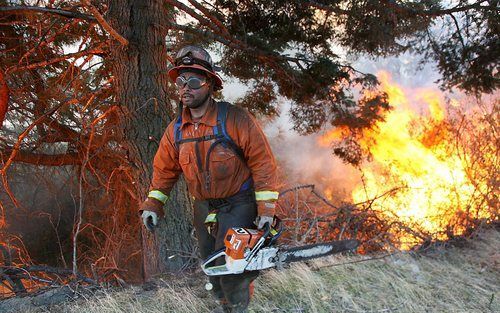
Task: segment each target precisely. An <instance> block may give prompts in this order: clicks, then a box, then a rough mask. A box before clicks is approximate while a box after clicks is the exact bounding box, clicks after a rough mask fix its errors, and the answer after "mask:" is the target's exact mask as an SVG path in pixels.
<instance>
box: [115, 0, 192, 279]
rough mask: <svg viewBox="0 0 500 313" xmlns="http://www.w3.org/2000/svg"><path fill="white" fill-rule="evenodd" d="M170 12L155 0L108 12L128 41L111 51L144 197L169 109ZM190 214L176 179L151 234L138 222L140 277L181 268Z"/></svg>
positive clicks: (132, 1) (131, 1) (188, 248)
mask: <svg viewBox="0 0 500 313" xmlns="http://www.w3.org/2000/svg"><path fill="white" fill-rule="evenodd" d="M169 16H171V13H170V12H168V11H167V8H166V6H165V4H164V3H163V1H160V0H128V1H127V0H111V1H110V6H109V11H108V17H107V19H108V21H109V22H110V24H111V25H112V27H113V28H114V29H115V30H116V31H118V33H120V34H121V35H122V36H123V37H125V38H126V39H127V40H128V41H129V44H128V45H127V46H122V45H121V44H120V43H119V42H117V41H114V42H113V47H112V48H111V56H112V62H113V75H114V84H115V88H116V95H117V102H118V103H119V105H120V106H121V108H122V121H121V126H122V127H121V130H122V131H123V145H124V146H125V148H126V149H127V152H128V156H129V160H130V166H131V167H133V169H134V171H135V174H136V175H135V176H134V177H135V178H136V190H137V192H138V194H139V198H140V199H145V197H146V192H147V189H148V186H149V184H150V181H151V177H152V160H153V157H154V154H155V153H156V150H157V148H158V143H159V141H160V138H161V136H162V134H163V132H164V130H165V128H166V126H167V125H168V123H169V122H170V120H171V118H170V117H169V115H171V114H172V109H171V105H170V104H169V101H168V94H167V79H168V77H167V52H166V47H165V36H166V33H167V29H166V27H165V24H166V23H165V22H166V21H167V20H168V19H169ZM136 209H137V208H136V207H134V208H131V210H136ZM191 216H192V214H191V202H190V199H189V197H188V194H187V191H186V187H185V184H183V183H182V182H180V183H178V184H177V185H176V187H175V188H174V191H173V192H172V197H171V200H170V201H169V204H168V208H167V214H166V219H165V221H161V222H160V223H159V227H158V228H157V230H156V231H155V232H154V234H149V233H147V232H146V231H145V230H144V228H143V227H142V243H143V274H144V279H146V280H147V279H149V278H150V277H151V276H152V275H155V274H158V273H161V272H165V271H174V270H178V269H180V268H182V266H183V265H184V263H185V259H183V258H181V257H179V254H189V253H191V252H192V250H193V247H194V244H193V240H192V239H191V236H190V234H191V229H192V223H191ZM139 222H140V220H139V218H138V219H137V223H139Z"/></svg>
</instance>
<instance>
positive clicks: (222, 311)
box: [210, 299, 233, 313]
mask: <svg viewBox="0 0 500 313" xmlns="http://www.w3.org/2000/svg"><path fill="white" fill-rule="evenodd" d="M217 303H219V306H218V307H216V308H215V309H213V310H212V311H210V312H211V313H232V312H233V311H231V306H230V305H229V303H228V302H227V300H226V299H219V300H217Z"/></svg>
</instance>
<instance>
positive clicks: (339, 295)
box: [30, 230, 500, 313]
mask: <svg viewBox="0 0 500 313" xmlns="http://www.w3.org/2000/svg"><path fill="white" fill-rule="evenodd" d="M499 247H500V232H498V231H497V230H490V231H488V232H485V233H483V234H481V235H480V236H479V237H478V238H476V239H474V240H471V241H469V242H466V243H465V244H464V245H463V246H462V247H451V248H446V249H445V248H435V249H433V251H428V252H426V253H425V255H419V256H417V255H411V254H410V253H399V254H396V255H392V256H389V257H386V258H383V259H377V260H370V261H362V262H358V263H351V264H344V265H335V266H328V267H323V268H320V269H317V268H318V267H321V266H325V265H329V264H340V263H349V262H353V261H361V260H363V259H364V258H365V257H362V256H351V257H346V256H342V257H336V258H329V259H326V260H322V261H317V262H314V263H310V264H304V263H302V264H297V265H294V266H292V267H291V268H289V269H285V270H283V271H274V270H272V271H267V272H265V273H264V274H263V275H262V276H261V277H260V278H259V279H258V281H257V284H256V294H255V298H254V299H253V301H252V303H251V306H250V312H419V313H420V312H468V313H469V312H478V313H479V312H481V313H482V312H500V302H499V297H500V292H499V289H500V288H499V287H500V252H499V251H500V249H499ZM160 285H161V286H162V287H160V288H158V289H157V290H154V291H144V290H143V289H142V288H141V287H134V288H129V289H127V290H124V291H119V292H118V291H115V292H110V291H108V292H104V293H103V294H100V295H96V296H94V297H91V298H88V299H86V300H81V301H76V302H73V303H66V304H64V305H61V306H57V307H51V308H44V309H40V308H38V309H30V313H31V312H74V313H76V312H89V313H94V312H95V313H117V312H148V313H160V312H161V313H164V312H176V313H177V312H179V313H181V312H209V311H210V310H211V309H213V308H214V307H215V302H214V301H213V300H212V298H211V297H210V295H208V293H207V292H205V291H204V290H203V286H202V285H203V281H200V280H199V279H197V280H194V281H193V279H189V278H187V277H183V278H181V279H175V280H172V279H168V280H167V279H164V280H162V281H161V282H160Z"/></svg>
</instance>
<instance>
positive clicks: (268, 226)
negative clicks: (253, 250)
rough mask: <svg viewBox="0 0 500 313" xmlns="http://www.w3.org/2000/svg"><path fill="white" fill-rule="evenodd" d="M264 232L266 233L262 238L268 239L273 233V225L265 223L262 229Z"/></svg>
mask: <svg viewBox="0 0 500 313" xmlns="http://www.w3.org/2000/svg"><path fill="white" fill-rule="evenodd" d="M262 230H263V231H264V234H263V235H262V237H263V238H267V236H269V234H270V233H271V223H269V222H267V223H265V224H264V227H262Z"/></svg>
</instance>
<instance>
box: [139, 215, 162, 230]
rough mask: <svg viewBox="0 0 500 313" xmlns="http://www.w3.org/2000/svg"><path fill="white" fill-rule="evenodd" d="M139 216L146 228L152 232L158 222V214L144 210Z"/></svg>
mask: <svg viewBox="0 0 500 313" xmlns="http://www.w3.org/2000/svg"><path fill="white" fill-rule="evenodd" d="M141 217H142V222H143V223H144V226H146V229H147V230H149V231H150V232H152V231H153V230H154V228H155V227H156V225H157V224H158V215H157V214H156V213H155V212H152V211H146V210H144V211H142V215H141Z"/></svg>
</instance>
